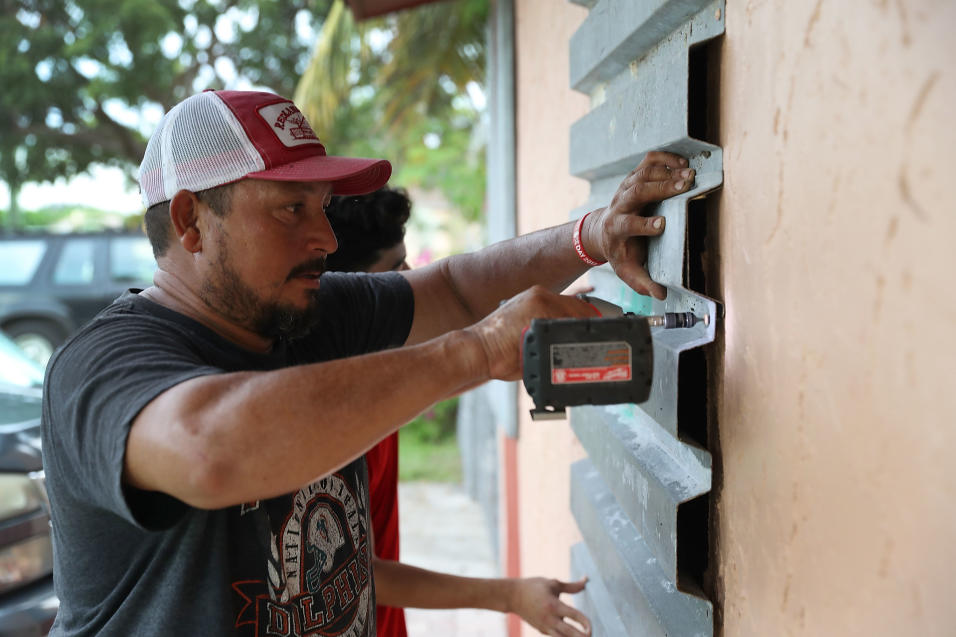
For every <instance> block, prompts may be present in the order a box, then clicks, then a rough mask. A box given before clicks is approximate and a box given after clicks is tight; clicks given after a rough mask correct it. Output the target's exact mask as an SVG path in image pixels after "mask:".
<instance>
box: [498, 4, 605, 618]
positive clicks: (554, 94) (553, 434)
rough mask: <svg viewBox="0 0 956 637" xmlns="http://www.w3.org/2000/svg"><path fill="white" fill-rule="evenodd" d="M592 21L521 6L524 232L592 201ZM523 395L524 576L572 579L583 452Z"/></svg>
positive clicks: (562, 425) (564, 9)
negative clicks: (574, 38) (573, 60)
mask: <svg viewBox="0 0 956 637" xmlns="http://www.w3.org/2000/svg"><path fill="white" fill-rule="evenodd" d="M586 16H587V11H586V10H585V9H583V8H581V7H579V6H575V5H572V4H570V3H568V2H554V1H553V0H518V1H517V2H516V7H515V40H516V42H517V45H516V52H515V56H516V62H515V64H516V70H515V74H516V92H515V95H516V102H517V104H516V110H517V113H516V129H517V137H516V144H517V179H518V188H517V213H518V231H519V233H526V232H529V231H531V230H534V229H537V228H542V227H546V226H550V225H554V224H556V223H561V222H564V221H567V220H568V213H569V212H570V211H571V210H572V209H573V208H575V207H577V206H580V205H582V204H583V203H584V202H585V200H586V199H587V195H588V184H587V182H585V181H583V180H579V179H575V178H573V177H571V176H570V174H569V168H568V152H569V151H568V144H569V128H570V126H571V123H572V122H574V121H575V120H576V119H578V118H579V117H581V116H582V115H584V114H585V113H586V112H587V109H588V98H587V97H586V96H584V95H581V94H579V93H575V92H573V91H571V89H570V88H569V87H568V76H569V70H568V40H569V39H570V38H571V34H572V33H573V32H574V30H575V29H576V28H577V26H578V25H579V24H580V23H581V22H582V21H583V20H584V18H585V17H586ZM519 395H520V396H521V398H520V399H519V400H520V404H519V418H520V420H519V431H520V437H519V440H518V463H517V464H518V478H519V491H518V497H519V499H518V506H519V507H520V531H519V542H520V550H521V560H520V565H521V573H522V574H523V575H547V576H552V577H561V578H567V577H568V574H569V572H570V558H569V550H570V547H571V545H572V544H574V543H575V542H577V541H578V540H579V539H580V538H579V535H578V532H577V527H576V526H575V524H574V520H573V519H572V518H571V514H570V511H569V485H570V474H569V472H570V465H571V463H572V462H574V461H575V460H577V459H579V458H581V457H582V455H583V451H582V450H581V446H580V444H579V443H578V441H577V438H575V436H574V434H573V433H572V432H571V429H570V427H569V426H568V423H567V422H566V421H552V422H532V421H531V420H530V418H529V417H528V416H527V414H528V409H530V408H531V403H530V401H529V400H528V398H527V396H526V395H525V393H524V390H523V389H522V390H521V391H520V392H519ZM523 630H524V634H528V635H531V634H537V633H536V631H534V630H531V629H529V628H528V627H527V626H524V629H523Z"/></svg>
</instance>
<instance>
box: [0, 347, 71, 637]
mask: <svg viewBox="0 0 956 637" xmlns="http://www.w3.org/2000/svg"><path fill="white" fill-rule="evenodd" d="M42 384H43V368H41V367H40V366H39V365H37V364H36V363H34V362H33V361H32V360H30V359H28V358H27V357H26V355H25V354H24V353H23V352H22V351H20V350H19V348H18V347H17V346H16V345H14V344H13V342H11V341H10V339H8V338H6V337H5V336H3V335H2V334H0V637H35V636H36V635H46V634H47V633H48V632H49V630H50V627H51V626H52V625H53V619H54V618H55V617H56V612H57V609H58V608H59V602H58V601H57V598H56V595H55V594H54V592H53V546H52V542H51V539H50V512H49V503H48V501H47V498H46V488H45V484H44V476H43V465H42V462H41V458H40V397H41V390H42Z"/></svg>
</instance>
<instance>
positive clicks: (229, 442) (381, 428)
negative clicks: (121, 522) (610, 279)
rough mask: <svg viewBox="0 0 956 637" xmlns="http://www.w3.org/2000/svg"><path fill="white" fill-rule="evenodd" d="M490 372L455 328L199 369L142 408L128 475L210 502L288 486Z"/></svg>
mask: <svg viewBox="0 0 956 637" xmlns="http://www.w3.org/2000/svg"><path fill="white" fill-rule="evenodd" d="M486 374H487V361H486V360H485V359H484V354H483V353H482V352H481V351H480V347H478V346H476V345H475V344H474V342H473V339H472V337H470V336H469V335H468V334H467V333H464V332H454V333H451V334H448V335H446V336H444V337H442V338H439V339H434V340H432V341H429V342H428V343H425V344H423V345H420V346H416V347H406V348H401V349H396V350H388V351H385V352H379V353H377V354H369V355H365V356H358V357H353V358H347V359H342V360H338V361H332V362H328V363H319V364H315V365H303V366H299V367H291V368H286V369H281V370H277V371H272V372H241V373H234V374H216V375H211V376H204V377H200V378H195V379H192V380H189V381H186V382H184V383H181V384H180V385H177V386H175V387H173V388H171V389H169V390H167V391H166V392H164V393H163V394H161V395H160V396H159V397H157V398H156V399H154V400H153V401H152V402H151V403H150V404H149V405H147V407H146V408H145V409H144V410H143V411H142V412H141V413H140V415H139V416H138V417H137V418H136V420H135V421H134V423H133V427H132V429H131V431H130V436H129V440H128V442H127V454H126V463H125V468H126V471H125V476H124V479H125V481H126V482H127V483H128V484H130V485H132V486H134V487H138V488H141V489H145V490H152V491H162V492H164V493H168V494H170V495H172V496H174V497H177V498H179V499H180V500H183V501H184V502H187V503H189V504H192V505H194V506H198V507H202V508H219V507H223V506H228V505H232V504H237V503H240V502H246V501H250V500H256V499H262V498H268V497H272V496H276V495H279V494H283V493H288V492H291V491H294V490H295V489H298V488H299V487H301V486H302V485H304V484H307V483H308V482H310V481H311V480H314V479H315V478H317V477H319V476H322V475H325V474H327V473H330V472H332V471H334V470H335V469H337V468H339V467H341V466H344V465H345V464H348V463H349V462H350V461H352V460H354V459H355V458H357V457H358V456H360V455H361V454H363V453H364V452H365V451H366V450H367V449H369V448H370V447H371V446H372V445H374V444H375V443H376V442H378V441H379V440H381V439H382V438H384V437H385V436H386V435H388V434H389V433H391V432H392V431H394V430H395V429H397V428H398V427H399V426H401V425H402V424H404V423H406V422H408V421H409V420H411V419H412V418H414V417H415V416H416V415H417V414H418V413H420V412H421V411H422V410H423V409H425V408H427V407H428V406H429V405H431V404H433V403H435V402H437V401H439V400H442V399H444V398H446V397H448V396H451V395H454V394H456V393H458V392H459V391H461V390H463V389H465V388H466V387H469V386H471V385H474V384H475V383H476V382H480V381H482V380H485V375H486Z"/></svg>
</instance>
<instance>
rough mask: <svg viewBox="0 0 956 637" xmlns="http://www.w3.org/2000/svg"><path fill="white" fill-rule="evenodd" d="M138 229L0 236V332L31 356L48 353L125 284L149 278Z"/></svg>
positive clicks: (147, 250) (146, 247)
mask: <svg viewBox="0 0 956 637" xmlns="http://www.w3.org/2000/svg"><path fill="white" fill-rule="evenodd" d="M155 269H156V261H155V259H154V258H153V251H152V248H151V247H150V244H149V239H147V237H146V235H144V234H143V233H141V232H138V233H120V232H100V233H88V234H17V235H2V236H0V329H2V330H3V331H4V332H6V334H7V335H8V336H9V337H10V338H11V339H13V341H14V342H15V343H17V345H19V346H20V347H21V348H22V349H23V351H25V352H26V353H27V355H28V356H30V358H32V359H33V360H35V361H37V362H39V363H40V364H41V365H46V362H47V360H49V358H50V355H51V354H52V353H53V350H55V349H56V348H57V347H58V346H59V345H60V344H61V343H63V341H65V340H66V339H67V337H69V336H70V335H71V334H73V332H74V331H76V330H77V329H78V328H79V327H80V326H81V325H83V324H84V323H86V322H87V321H89V320H90V319H91V318H93V317H94V316H95V315H96V313H97V312H99V311H100V310H101V309H103V308H104V307H106V306H107V305H109V303H110V302H111V301H112V300H113V299H115V298H116V297H117V296H119V295H120V294H121V293H122V292H123V291H124V290H125V289H127V288H130V287H147V286H149V285H150V284H151V283H152V280H153V272H154V271H155Z"/></svg>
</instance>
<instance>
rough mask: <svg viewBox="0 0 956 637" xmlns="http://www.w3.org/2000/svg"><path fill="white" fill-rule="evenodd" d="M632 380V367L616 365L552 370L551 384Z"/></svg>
mask: <svg viewBox="0 0 956 637" xmlns="http://www.w3.org/2000/svg"><path fill="white" fill-rule="evenodd" d="M625 380H631V366H630V365H615V366H614V367H572V368H569V369H552V370H551V382H552V383H554V384H555V385H564V384H568V383H613V382H615V381H625Z"/></svg>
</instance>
